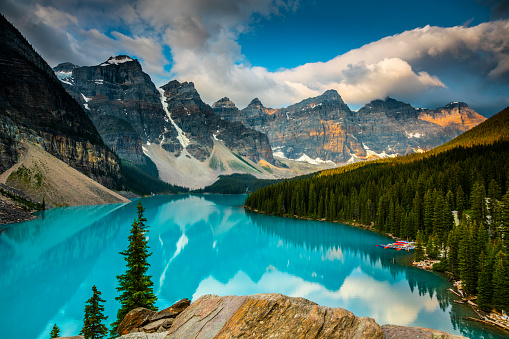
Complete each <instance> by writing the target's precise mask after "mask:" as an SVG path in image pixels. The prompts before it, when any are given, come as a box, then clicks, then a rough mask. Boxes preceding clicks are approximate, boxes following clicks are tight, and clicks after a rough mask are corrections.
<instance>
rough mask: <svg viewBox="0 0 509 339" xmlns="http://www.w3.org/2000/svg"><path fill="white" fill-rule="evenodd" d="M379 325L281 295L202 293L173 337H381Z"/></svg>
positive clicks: (180, 319) (178, 320) (175, 326)
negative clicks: (219, 294) (221, 295)
mask: <svg viewBox="0 0 509 339" xmlns="http://www.w3.org/2000/svg"><path fill="white" fill-rule="evenodd" d="M382 336H383V334H382V330H381V328H380V326H379V325H378V324H377V323H375V321H374V320H373V319H371V318H365V317H356V316H355V315H354V314H353V313H351V312H349V311H347V310H344V309H342V308H329V307H325V306H319V305H317V304H315V303H313V302H311V301H309V300H306V299H304V298H293V297H287V296H284V295H282V294H257V295H251V296H227V297H218V296H216V295H205V296H202V297H201V298H199V299H198V300H197V301H196V302H194V303H193V304H191V306H189V307H188V308H187V309H186V310H185V311H184V312H182V313H181V314H180V315H179V316H178V317H177V318H176V319H175V322H174V323H173V325H172V327H171V328H170V330H169V332H168V336H167V337H166V339H176V338H195V339H202V338H240V337H249V338H279V339H284V338H292V339H293V338H355V339H357V338H374V339H376V338H379V339H382Z"/></svg>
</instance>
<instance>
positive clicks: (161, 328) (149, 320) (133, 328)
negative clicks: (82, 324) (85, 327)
mask: <svg viewBox="0 0 509 339" xmlns="http://www.w3.org/2000/svg"><path fill="white" fill-rule="evenodd" d="M190 304H191V301H190V300H189V299H187V298H186V299H182V300H180V301H177V302H176V303H175V304H173V305H172V306H170V307H168V308H166V309H164V310H162V311H159V312H155V311H151V310H148V309H146V308H143V307H138V308H135V309H134V310H132V311H131V312H129V313H127V315H126V316H125V317H124V319H123V320H122V322H121V323H120V324H119V325H118V329H117V332H118V333H119V334H120V335H126V334H129V333H131V332H134V333H154V332H159V333H160V332H166V331H167V330H168V329H169V328H170V327H171V325H172V324H173V321H174V319H175V318H176V317H177V316H178V315H179V314H180V313H182V311H184V310H185V309H186V308H187V307H188V306H189V305H190ZM140 338H141V337H140ZM143 338H144V337H143Z"/></svg>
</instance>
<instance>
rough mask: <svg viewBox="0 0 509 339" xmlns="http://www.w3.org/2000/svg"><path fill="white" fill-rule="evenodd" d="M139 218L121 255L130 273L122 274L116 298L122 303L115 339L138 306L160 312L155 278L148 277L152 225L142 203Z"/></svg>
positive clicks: (113, 329)
mask: <svg viewBox="0 0 509 339" xmlns="http://www.w3.org/2000/svg"><path fill="white" fill-rule="evenodd" d="M137 208H138V218H137V219H135V220H134V221H133V224H132V228H131V234H130V235H129V245H128V247H127V249H126V250H125V251H122V252H120V254H122V255H123V256H124V259H125V261H126V267H127V270H126V272H125V273H124V274H121V275H118V276H117V280H118V283H119V287H117V291H118V292H120V293H121V294H120V295H119V296H118V297H116V298H115V299H116V300H118V301H119V302H120V305H121V307H120V309H119V310H118V311H117V320H116V321H115V322H114V323H112V324H111V326H112V329H111V333H110V334H111V336H112V337H114V336H116V335H117V334H120V333H118V332H117V328H118V325H119V324H120V323H121V322H122V320H123V319H124V317H125V316H126V314H127V313H129V311H131V310H134V309H135V308H138V307H144V308H147V309H149V310H153V311H157V308H156V307H155V305H154V304H155V302H156V300H157V298H156V296H155V295H154V291H153V288H152V286H153V285H154V284H153V283H152V280H151V278H152V277H151V276H149V275H147V270H148V268H149V267H150V264H149V263H148V262H147V258H148V257H149V256H151V255H152V253H149V252H148V249H149V246H148V241H147V238H146V234H147V232H148V226H147V225H146V222H147V219H145V217H144V216H143V211H145V209H144V208H143V206H142V205H141V203H140V202H138V207H137Z"/></svg>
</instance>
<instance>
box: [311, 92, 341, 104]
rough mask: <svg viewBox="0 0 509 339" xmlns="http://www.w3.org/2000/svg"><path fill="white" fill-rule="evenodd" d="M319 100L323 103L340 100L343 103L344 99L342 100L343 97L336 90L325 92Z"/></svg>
mask: <svg viewBox="0 0 509 339" xmlns="http://www.w3.org/2000/svg"><path fill="white" fill-rule="evenodd" d="M317 99H319V100H321V101H330V100H339V101H341V102H343V98H341V95H339V93H338V92H337V91H336V90H335V89H329V90H327V91H325V92H324V93H323V94H322V95H320V96H319V97H317Z"/></svg>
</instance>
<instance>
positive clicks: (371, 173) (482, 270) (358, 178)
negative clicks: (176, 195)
mask: <svg viewBox="0 0 509 339" xmlns="http://www.w3.org/2000/svg"><path fill="white" fill-rule="evenodd" d="M508 131H509V109H508V108H506V109H505V110H503V111H502V112H500V113H498V114H497V115H495V116H493V117H492V118H490V119H488V120H487V121H486V122H484V123H483V124H481V125H479V126H477V127H475V128H473V129H472V130H470V131H468V132H466V133H464V134H463V135H461V136H459V137H458V138H456V139H454V140H452V141H451V142H450V143H449V144H446V145H444V146H443V147H441V148H440V149H437V150H434V151H431V152H427V153H425V154H423V155H417V154H416V155H411V156H407V157H401V158H396V159H390V160H387V159H384V160H380V161H376V162H371V163H363V164H354V165H353V166H347V167H344V168H339V169H334V170H329V171H324V172H322V173H320V174H318V175H316V176H314V177H311V178H307V179H303V180H293V181H285V182H281V183H278V184H276V185H272V186H267V187H264V188H262V189H260V190H258V191H256V192H254V193H253V194H251V195H250V196H249V197H248V198H247V200H246V203H245V206H246V208H249V209H252V210H257V211H261V212H264V213H268V214H273V215H280V216H289V217H306V218H312V219H324V220H330V221H342V222H355V223H362V224H364V225H371V226H372V227H373V228H374V229H375V230H378V231H381V232H385V233H390V234H392V235H394V236H397V237H402V238H407V239H416V238H419V240H420V241H421V242H426V244H427V246H426V248H427V252H428V255H429V256H431V257H437V256H439V253H443V254H444V255H443V258H442V262H441V265H440V266H441V269H443V270H447V271H449V272H451V273H452V274H453V275H454V276H455V277H456V278H457V279H461V280H462V281H463V287H464V289H465V290H466V291H467V292H469V293H471V294H479V304H480V306H481V307H482V308H483V309H486V310H488V309H489V305H490V304H493V305H494V306H495V307H496V308H497V309H499V310H502V309H505V310H509V282H508V281H507V279H506V277H507V276H508V275H509V260H508V258H507V253H508V249H507V246H508V245H509V239H508V237H509V234H508V233H509V138H508ZM455 215H457V216H458V218H459V220H461V223H459V225H456V223H455V217H454V216H455ZM441 250H443V251H441Z"/></svg>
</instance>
